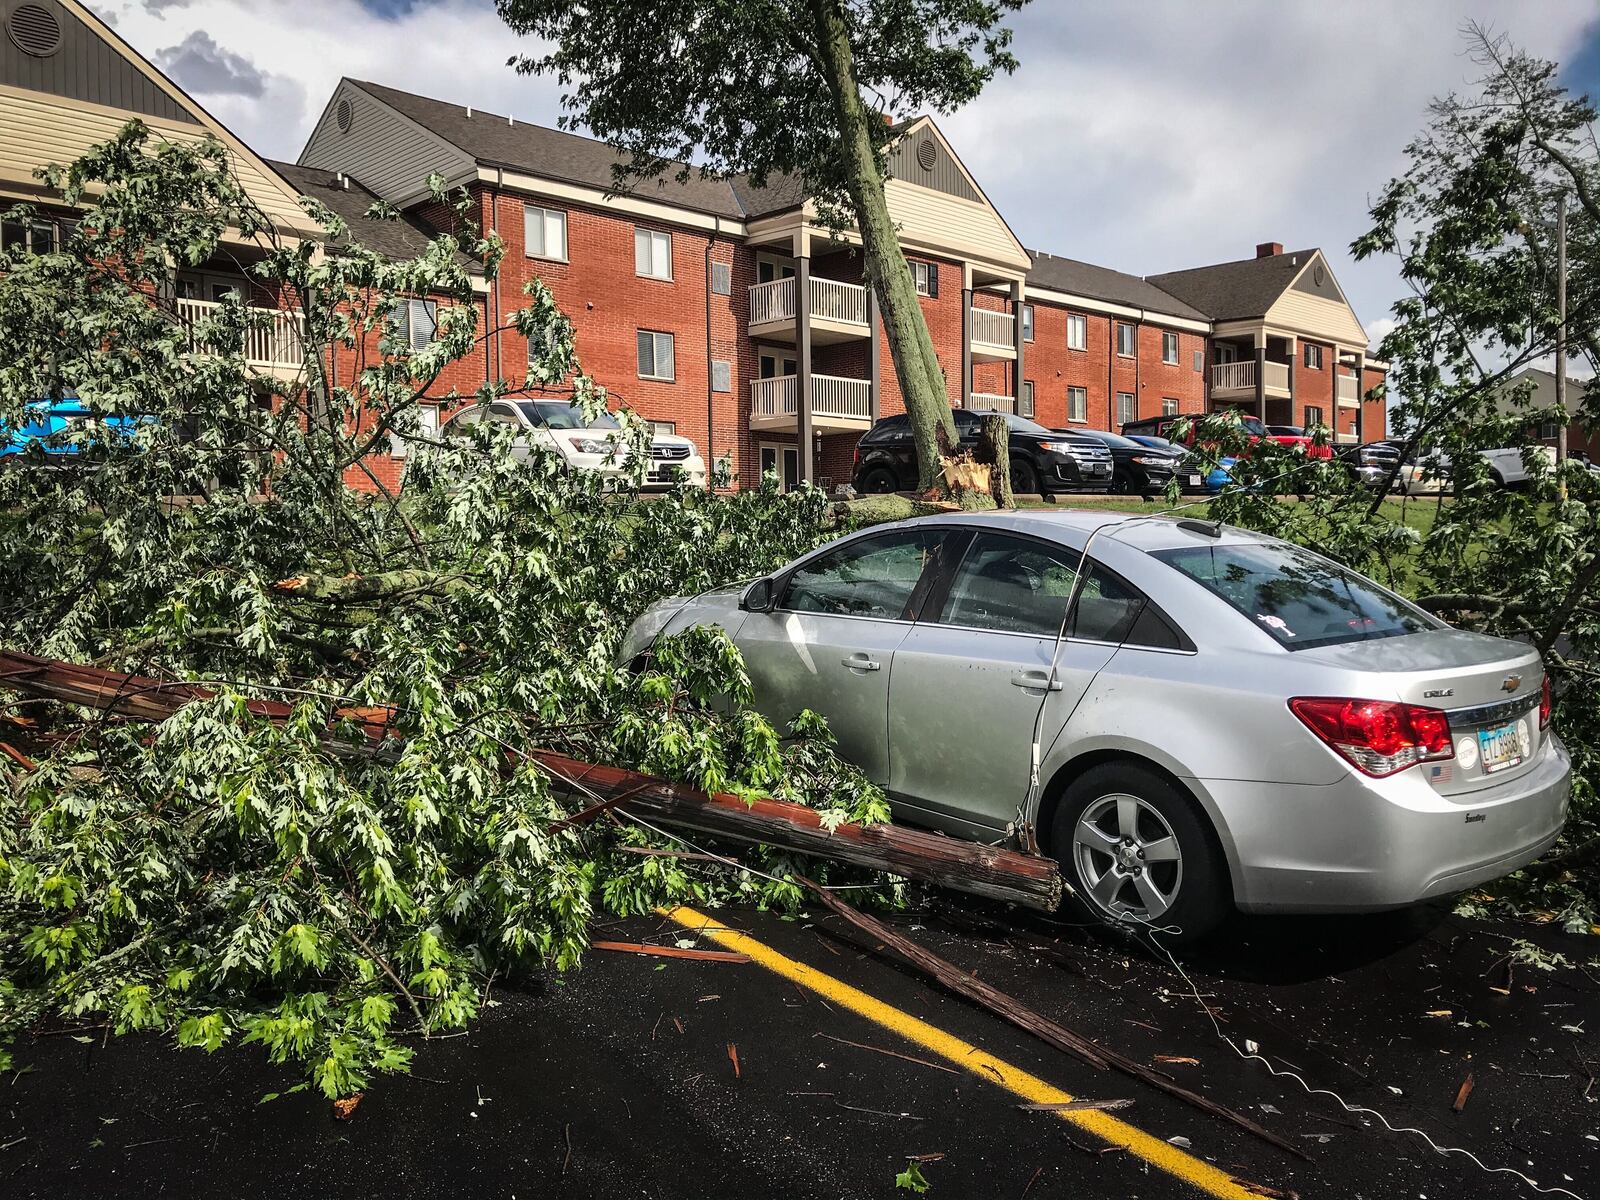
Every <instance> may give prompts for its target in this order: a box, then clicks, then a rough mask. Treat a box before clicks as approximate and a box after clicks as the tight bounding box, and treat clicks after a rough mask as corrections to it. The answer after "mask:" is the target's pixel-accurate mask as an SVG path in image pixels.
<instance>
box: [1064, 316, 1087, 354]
mask: <svg viewBox="0 0 1600 1200" xmlns="http://www.w3.org/2000/svg"><path fill="white" fill-rule="evenodd" d="M1088 348H1089V318H1088V317H1086V316H1084V315H1083V314H1082V313H1068V314H1067V349H1068V350H1087V349H1088Z"/></svg>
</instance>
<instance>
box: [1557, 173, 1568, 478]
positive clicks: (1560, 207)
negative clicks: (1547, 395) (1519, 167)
mask: <svg viewBox="0 0 1600 1200" xmlns="http://www.w3.org/2000/svg"><path fill="white" fill-rule="evenodd" d="M1556 407H1557V408H1559V409H1560V410H1561V424H1560V425H1558V426H1556V470H1557V471H1558V472H1560V474H1559V476H1558V478H1559V479H1560V481H1561V500H1562V502H1563V503H1565V502H1566V499H1567V192H1566V189H1565V188H1563V189H1562V190H1561V191H1560V192H1559V193H1557V195H1556Z"/></svg>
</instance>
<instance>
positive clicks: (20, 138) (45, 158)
mask: <svg viewBox="0 0 1600 1200" xmlns="http://www.w3.org/2000/svg"><path fill="white" fill-rule="evenodd" d="M129 120H130V114H128V113H126V112H120V111H118V110H117V109H112V108H104V107H101V106H100V105H94V104H85V103H83V102H81V101H75V100H66V99H63V98H61V97H59V96H50V95H46V94H45V93H43V92H27V91H22V90H20V89H18V88H3V87H0V187H4V188H5V189H6V190H7V191H10V192H12V193H13V194H16V193H19V192H21V193H24V194H33V195H37V194H38V191H39V187H40V185H39V183H38V181H37V180H36V179H35V178H34V175H33V172H34V170H35V169H36V168H38V167H42V166H45V165H47V164H49V163H60V164H61V165H63V166H65V165H66V164H68V163H70V162H72V160H73V159H75V158H78V157H79V156H80V155H82V154H83V153H84V151H86V150H88V149H89V147H91V146H93V145H95V144H96V143H97V142H104V141H106V140H108V139H110V138H112V137H114V136H115V135H116V133H117V131H118V130H120V129H121V128H122V127H123V126H124V125H126V124H127V123H128V121H129ZM143 120H144V122H145V124H146V125H148V126H149V127H150V130H151V132H152V133H153V134H154V135H155V136H156V137H158V138H165V139H167V140H169V141H172V142H176V143H184V144H188V145H196V144H198V143H199V142H201V141H202V140H203V139H204V138H205V135H206V133H207V130H206V129H205V128H203V127H201V126H198V125H192V124H188V123H182V124H180V123H179V122H176V121H162V120H157V119H155V118H153V117H145V118H143ZM232 159H233V167H234V171H235V172H236V173H237V175H238V177H239V181H240V183H241V184H242V185H243V186H244V188H245V190H246V191H247V192H248V193H249V195H250V198H251V199H252V200H254V201H255V202H256V204H257V205H259V206H260V208H261V210H262V211H263V212H264V213H266V214H267V215H268V216H269V217H271V218H272V219H273V220H274V221H278V222H281V223H283V224H286V225H292V226H296V227H299V228H306V227H308V226H309V225H310V218H308V217H307V216H306V214H305V212H304V210H303V209H301V207H300V205H299V202H298V199H297V197H296V195H295V193H294V192H293V190H292V189H289V188H288V187H287V186H286V185H284V184H283V183H282V182H280V181H279V180H278V177H277V176H276V175H275V174H271V173H269V172H267V171H265V170H263V169H262V168H261V167H260V166H258V165H257V164H256V161H255V160H254V159H253V157H244V156H241V155H239V154H237V153H234V154H232Z"/></svg>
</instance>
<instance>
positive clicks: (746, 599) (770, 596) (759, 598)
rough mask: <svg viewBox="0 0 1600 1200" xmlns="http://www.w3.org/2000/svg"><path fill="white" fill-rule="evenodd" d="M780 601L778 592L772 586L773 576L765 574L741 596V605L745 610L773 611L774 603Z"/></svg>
mask: <svg viewBox="0 0 1600 1200" xmlns="http://www.w3.org/2000/svg"><path fill="white" fill-rule="evenodd" d="M777 602H778V597H777V593H776V592H775V591H774V590H773V587H772V578H771V576H764V577H763V578H761V579H758V580H756V581H755V582H754V583H752V584H751V585H750V586H749V587H747V588H745V590H744V595H743V596H741V597H740V598H739V607H740V608H742V609H744V611H745V612H763V613H764V612H771V611H772V607H773V605H774V604H776V603H777Z"/></svg>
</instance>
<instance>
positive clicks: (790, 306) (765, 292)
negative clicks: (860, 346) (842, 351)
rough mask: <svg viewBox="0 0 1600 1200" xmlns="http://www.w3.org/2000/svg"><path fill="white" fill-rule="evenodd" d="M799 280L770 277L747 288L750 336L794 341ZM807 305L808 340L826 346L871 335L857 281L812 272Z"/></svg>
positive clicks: (864, 298)
mask: <svg viewBox="0 0 1600 1200" xmlns="http://www.w3.org/2000/svg"><path fill="white" fill-rule="evenodd" d="M799 287H800V281H799V280H798V279H795V278H794V277H793V276H790V277H789V278H788V279H773V280H770V281H769V282H767V283H757V284H753V285H752V286H751V288H750V336H751V337H756V338H762V339H764V340H766V341H770V342H787V343H791V344H792V343H793V342H794V316H795V311H796V309H795V293H796V292H798V291H799ZM807 290H808V291H809V293H810V295H809V297H808V300H809V303H808V305H807V308H808V309H809V311H810V314H811V341H812V342H813V343H814V344H815V345H819V346H827V345H831V344H833V343H835V342H845V341H851V340H853V339H856V338H865V337H870V336H871V335H872V327H871V326H870V325H868V324H867V289H866V288H864V287H862V286H861V285H860V284H859V283H841V282H839V280H837V279H822V278H820V277H818V276H815V275H813V276H812V277H811V286H810V287H809V288H808V289H807Z"/></svg>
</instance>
